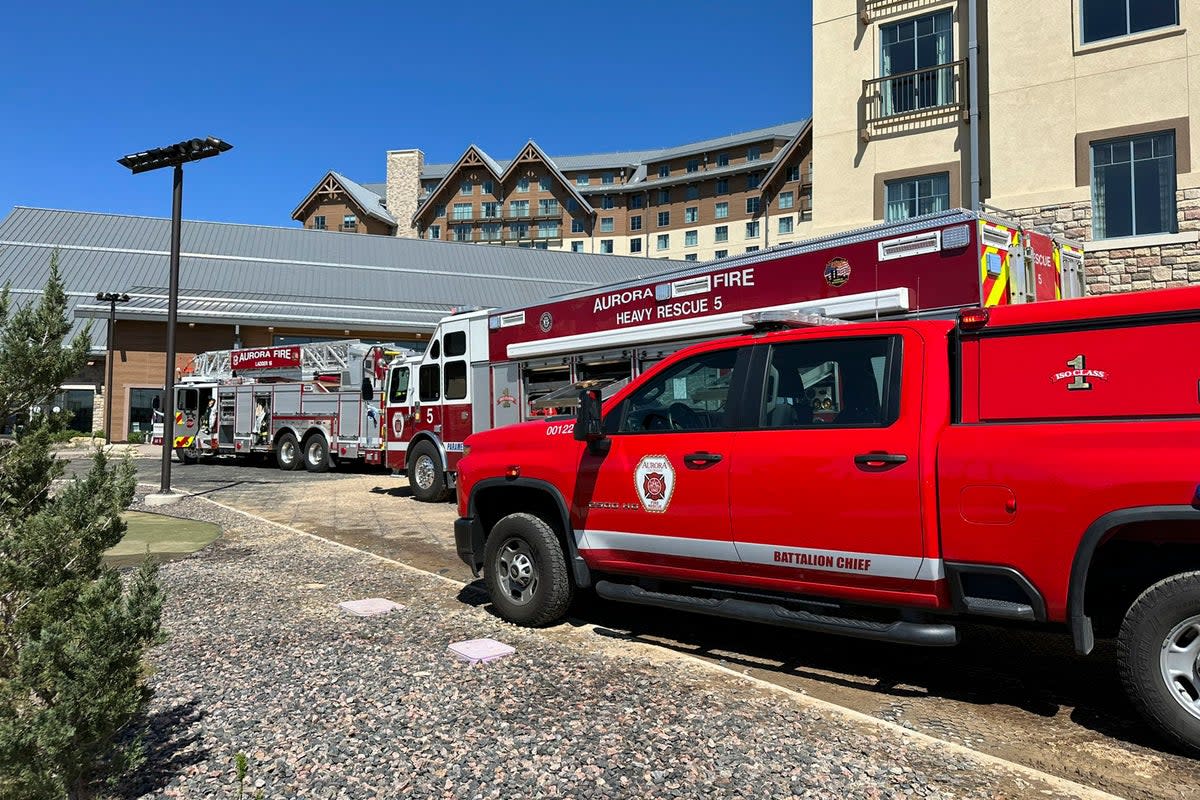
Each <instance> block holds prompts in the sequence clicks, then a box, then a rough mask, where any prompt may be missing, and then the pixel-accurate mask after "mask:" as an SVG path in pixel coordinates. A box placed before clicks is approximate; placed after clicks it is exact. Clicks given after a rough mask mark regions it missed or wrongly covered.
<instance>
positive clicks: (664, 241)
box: [655, 233, 671, 250]
mask: <svg viewBox="0 0 1200 800" xmlns="http://www.w3.org/2000/svg"><path fill="white" fill-rule="evenodd" d="M670 246H671V234H669V233H660V234H659V235H658V239H657V240H656V241H655V247H657V248H658V249H659V250H666V249H667V248H668V247H670Z"/></svg>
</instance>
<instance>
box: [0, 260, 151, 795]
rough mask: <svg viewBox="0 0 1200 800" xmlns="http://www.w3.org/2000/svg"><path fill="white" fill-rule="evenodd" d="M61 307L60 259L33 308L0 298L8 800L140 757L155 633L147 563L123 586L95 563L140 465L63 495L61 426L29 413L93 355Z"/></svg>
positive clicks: (87, 790) (0, 685) (88, 784)
mask: <svg viewBox="0 0 1200 800" xmlns="http://www.w3.org/2000/svg"><path fill="white" fill-rule="evenodd" d="M66 311H67V296H66V291H65V288H64V286H63V283H62V281H61V279H60V277H59V273H58V261H57V254H55V256H52V257H51V260H50V277H49V280H48V281H47V283H46V290H45V292H44V293H43V294H42V296H41V298H40V299H39V300H38V301H37V302H31V303H27V304H25V305H23V306H20V307H14V304H13V303H11V301H10V296H9V292H8V290H7V289H5V290H4V291H3V293H0V420H8V421H9V422H10V424H14V426H15V428H16V429H17V430H19V431H20V433H19V434H18V435H17V436H16V438H15V440H13V441H8V442H4V445H5V446H4V447H3V448H0V798H17V797H20V798H61V797H71V798H78V797H87V796H90V795H91V794H93V793H94V790H95V787H96V786H97V785H98V781H99V780H100V779H101V778H103V777H105V776H106V775H112V774H116V773H119V772H120V771H121V770H122V769H124V768H126V767H127V766H129V765H130V764H132V763H134V762H135V761H136V758H137V755H138V749H137V743H138V741H139V740H138V737H137V736H136V735H135V733H134V732H133V731H132V730H131V728H132V726H134V725H136V724H137V721H138V720H139V719H141V718H142V716H143V714H144V711H145V708H146V704H147V702H148V700H149V690H148V689H147V688H146V687H145V664H144V656H145V654H146V650H147V649H148V647H149V646H150V645H152V644H154V643H155V642H157V641H159V639H160V636H161V633H160V623H159V619H160V613H161V609H162V593H161V589H160V587H159V585H158V579H157V573H156V570H155V568H154V567H153V566H152V565H151V563H150V562H149V560H148V559H147V561H146V562H145V563H144V564H143V566H142V567H141V568H140V569H139V570H137V571H136V572H135V573H134V574H133V575H132V576H130V577H129V578H128V580H126V581H123V580H122V578H121V575H120V574H119V573H118V572H117V571H116V570H115V569H113V568H112V567H109V566H107V565H105V564H104V563H103V561H102V560H101V555H102V554H103V552H104V551H105V550H106V549H108V548H109V547H112V546H113V545H114V544H116V543H117V542H119V541H120V540H121V537H122V536H123V535H124V532H125V524H124V522H123V521H122V519H121V512H122V511H123V510H124V509H125V508H126V507H127V506H128V505H129V502H130V500H131V499H132V497H133V488H134V471H133V466H132V464H131V463H130V461H129V460H128V459H125V460H124V461H123V462H111V461H110V460H109V459H108V458H107V457H106V455H105V454H104V453H103V452H102V451H99V450H98V451H97V452H96V454H95V456H94V457H93V459H92V463H91V468H90V470H89V471H88V472H87V473H86V475H84V476H83V477H81V478H76V479H74V480H73V481H68V482H63V483H59V484H58V485H57V486H55V481H57V480H58V479H60V478H62V476H63V474H64V471H65V466H64V464H63V463H62V462H61V461H59V460H58V459H56V458H55V456H54V454H53V451H52V449H51V434H52V433H53V432H54V430H55V428H56V426H58V425H61V423H60V422H59V421H57V420H56V419H55V418H54V416H53V415H50V414H44V413H42V414H39V413H31V409H36V408H39V407H41V408H48V407H49V406H50V403H51V401H52V399H53V397H54V395H55V394H56V392H57V391H58V387H59V386H60V385H62V383H63V382H64V381H66V380H67V379H68V378H69V377H70V376H71V375H73V374H74V373H76V372H78V371H79V369H81V368H82V366H83V364H84V361H85V359H86V358H87V353H88V349H89V347H90V337H89V335H88V333H87V332H84V333H82V334H79V335H77V336H75V337H74V338H73V339H71V340H70V341H68V340H67V337H68V335H69V334H70V330H71V323H70V321H69V320H68V319H67V315H66Z"/></svg>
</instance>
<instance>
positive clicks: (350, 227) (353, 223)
mask: <svg viewBox="0 0 1200 800" xmlns="http://www.w3.org/2000/svg"><path fill="white" fill-rule="evenodd" d="M342 230H344V231H356V230H358V217H356V216H354V215H353V214H346V215H344V216H343V217H342Z"/></svg>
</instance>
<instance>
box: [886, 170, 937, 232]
mask: <svg viewBox="0 0 1200 800" xmlns="http://www.w3.org/2000/svg"><path fill="white" fill-rule="evenodd" d="M883 188H884V202H885V206H886V207H885V209H884V219H885V220H887V221H888V222H894V221H896V220H901V219H909V218H910V217H919V216H922V215H924V214H933V213H935V212H937V211H945V210H946V209H948V208H950V174H949V173H947V172H939V173H937V174H936V175H921V176H918V177H915V178H901V179H900V180H896V181H888V182H887V183H885V184H884V187H883Z"/></svg>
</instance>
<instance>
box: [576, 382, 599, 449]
mask: <svg viewBox="0 0 1200 800" xmlns="http://www.w3.org/2000/svg"><path fill="white" fill-rule="evenodd" d="M603 438H604V421H603V420H602V419H601V418H600V390H599V389H584V390H583V391H582V392H580V393H579V413H578V415H577V416H576V417H575V441H577V442H598V441H600V440H601V439H603Z"/></svg>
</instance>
